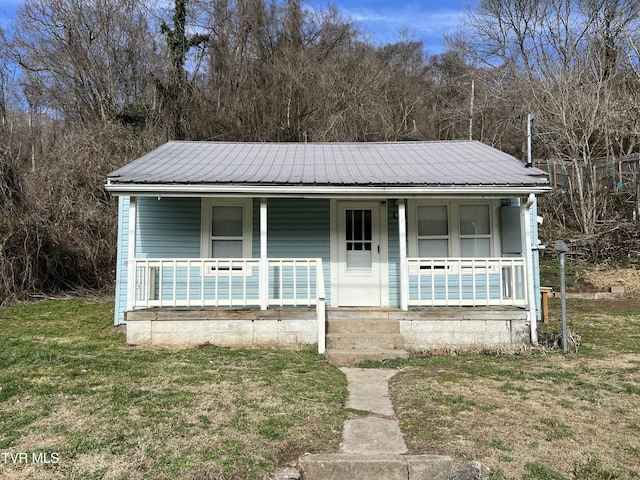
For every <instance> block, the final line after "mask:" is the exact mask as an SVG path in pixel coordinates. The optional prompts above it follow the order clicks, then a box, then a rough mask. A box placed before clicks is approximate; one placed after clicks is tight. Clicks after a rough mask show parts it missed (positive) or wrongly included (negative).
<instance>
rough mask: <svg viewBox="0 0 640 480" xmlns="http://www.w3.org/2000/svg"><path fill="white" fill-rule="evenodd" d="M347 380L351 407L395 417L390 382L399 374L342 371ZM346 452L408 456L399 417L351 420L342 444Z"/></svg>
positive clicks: (348, 422) (376, 371)
mask: <svg viewBox="0 0 640 480" xmlns="http://www.w3.org/2000/svg"><path fill="white" fill-rule="evenodd" d="M340 370H341V371H342V372H343V373H344V374H345V375H346V377H347V388H348V390H349V396H348V397H347V405H346V407H347V408H352V409H354V410H364V411H367V412H371V413H375V414H378V415H384V416H386V417H393V416H394V415H395V412H394V411H393V405H392V404H391V400H390V399H389V379H390V378H391V377H393V376H394V375H395V374H396V373H397V372H398V371H397V370H390V369H377V368H341V369H340ZM340 451H341V452H342V453H361V454H371V455H375V454H393V455H402V454H405V453H407V446H406V444H405V443H404V438H402V432H400V425H399V423H398V421H397V420H396V419H395V418H380V417H377V416H369V417H365V418H357V419H353V420H347V421H346V422H345V424H344V430H343V433H342V443H341V444H340Z"/></svg>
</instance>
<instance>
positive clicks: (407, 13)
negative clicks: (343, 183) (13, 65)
mask: <svg viewBox="0 0 640 480" xmlns="http://www.w3.org/2000/svg"><path fill="white" fill-rule="evenodd" d="M21 3H22V1H21V0H0V26H4V25H6V23H7V21H8V19H10V18H11V17H12V16H13V15H14V14H15V9H16V8H17V6H18V5H19V4H21ZM328 3H329V1H328V0H306V4H307V5H308V6H311V7H314V6H316V7H326V6H327V4H328ZM331 3H334V4H336V5H337V6H338V9H339V10H340V12H341V13H342V14H343V15H344V16H346V17H347V18H350V19H352V20H353V21H355V22H356V26H357V27H358V28H359V29H360V30H362V31H363V32H365V33H366V34H367V36H368V38H369V39H370V40H372V41H374V42H375V43H379V44H382V43H391V42H394V41H397V40H399V39H400V33H401V32H402V31H403V30H407V31H408V33H409V35H410V36H411V37H413V38H415V39H417V40H422V41H423V42H424V45H425V50H426V52H427V53H429V54H437V53H440V52H442V51H443V50H444V48H445V45H444V41H443V35H444V34H445V33H447V32H451V31H453V30H455V29H456V27H457V26H458V25H459V24H460V20H461V15H462V14H463V12H464V11H465V9H466V8H467V7H468V6H469V5H471V6H473V5H475V4H476V3H477V0H444V1H443V0H422V1H404V0H396V1H393V0H392V1H389V0H372V1H371V0H369V1H363V0H334V1H332V2H331Z"/></svg>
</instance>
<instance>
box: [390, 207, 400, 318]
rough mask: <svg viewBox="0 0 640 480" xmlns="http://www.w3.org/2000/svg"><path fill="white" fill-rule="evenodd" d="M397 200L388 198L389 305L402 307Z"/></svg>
mask: <svg viewBox="0 0 640 480" xmlns="http://www.w3.org/2000/svg"><path fill="white" fill-rule="evenodd" d="M396 203H397V200H387V224H388V240H387V241H388V242H389V252H388V255H389V305H390V306H391V307H400V232H399V231H398V225H399V222H398V219H397V218H396V215H395V213H396V212H397V211H398V207H397V206H396Z"/></svg>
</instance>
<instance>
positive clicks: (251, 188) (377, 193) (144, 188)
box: [105, 179, 551, 199]
mask: <svg viewBox="0 0 640 480" xmlns="http://www.w3.org/2000/svg"><path fill="white" fill-rule="evenodd" d="M105 188H106V190H107V191H108V192H110V193H112V194H114V195H132V196H166V197H189V196H194V197H207V196H227V197H249V196H250V197H259V196H269V197H306V196H310V197H336V196H339V197H345V198H350V197H362V196H367V197H370V198H380V199H387V198H393V197H398V198H410V197H424V196H425V195H428V196H441V197H460V196H474V197H477V196H482V195H488V196H491V197H493V198H495V197H504V196H523V195H528V194H532V193H545V192H548V191H550V190H551V188H550V187H549V186H547V185H540V186H524V185H523V186H508V185H505V186H499V185H491V186H481V185H456V186H449V187H442V186H435V187H429V186H426V187H425V186H416V187H396V186H378V187H372V186H367V187H361V186H351V185H349V186H331V185H329V186H324V185H320V186H318V185H309V186H299V185H298V186H290V185H238V184H235V185H215V184H197V185H195V184H140V183H113V182H112V181H111V179H109V180H107V184H106V185H105Z"/></svg>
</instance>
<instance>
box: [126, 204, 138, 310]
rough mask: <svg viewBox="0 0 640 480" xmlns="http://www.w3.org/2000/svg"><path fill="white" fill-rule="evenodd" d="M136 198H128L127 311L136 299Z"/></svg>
mask: <svg viewBox="0 0 640 480" xmlns="http://www.w3.org/2000/svg"><path fill="white" fill-rule="evenodd" d="M137 223H138V197H133V196H132V197H129V232H128V239H127V311H130V310H133V307H134V306H135V298H136V224H137Z"/></svg>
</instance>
